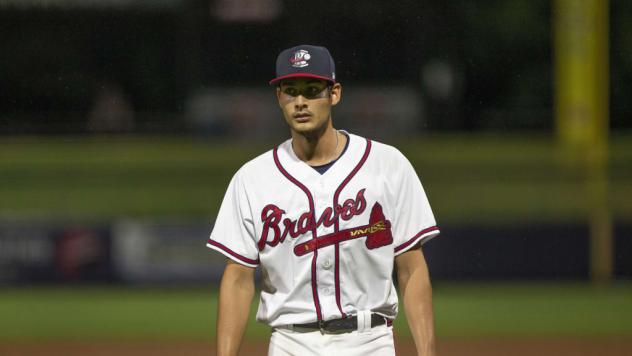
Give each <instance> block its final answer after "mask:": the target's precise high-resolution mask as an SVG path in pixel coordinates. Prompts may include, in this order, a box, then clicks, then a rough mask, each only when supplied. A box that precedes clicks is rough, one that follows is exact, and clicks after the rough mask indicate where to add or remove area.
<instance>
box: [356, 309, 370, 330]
mask: <svg viewBox="0 0 632 356" xmlns="http://www.w3.org/2000/svg"><path fill="white" fill-rule="evenodd" d="M356 318H357V320H358V332H365V331H367V330H370V329H371V311H370V310H358V314H357V316H356Z"/></svg>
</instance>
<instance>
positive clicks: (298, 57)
mask: <svg viewBox="0 0 632 356" xmlns="http://www.w3.org/2000/svg"><path fill="white" fill-rule="evenodd" d="M310 58H312V56H311V55H310V54H309V52H307V51H306V50H304V49H301V50H298V51H296V52H294V55H293V56H292V58H290V63H292V67H294V68H303V67H307V66H308V65H309V63H307V61H309V59H310Z"/></svg>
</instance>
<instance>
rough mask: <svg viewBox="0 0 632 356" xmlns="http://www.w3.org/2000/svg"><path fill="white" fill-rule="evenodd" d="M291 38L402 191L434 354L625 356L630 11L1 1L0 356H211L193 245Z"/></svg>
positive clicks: (553, 6) (610, 5) (495, 0)
mask: <svg viewBox="0 0 632 356" xmlns="http://www.w3.org/2000/svg"><path fill="white" fill-rule="evenodd" d="M304 43H310V44H320V45H324V46H326V47H328V48H329V50H330V51H331V52H332V54H333V56H334V58H335V61H336V66H337V78H338V79H339V80H340V81H341V82H342V84H343V86H344V92H343V100H342V102H341V104H340V105H338V106H337V107H336V108H335V110H334V123H335V126H336V127H337V128H339V129H346V130H348V131H350V132H352V133H356V134H360V135H365V136H368V137H371V138H373V139H376V140H378V141H382V142H385V143H388V144H392V145H395V146H396V147H398V148H399V149H400V150H401V151H403V152H404V153H405V154H406V155H407V157H408V158H409V159H410V160H411V162H412V163H413V165H414V166H415V168H416V169H417V172H418V174H419V176H420V178H421V180H422V182H423V184H424V187H425V189H426V192H427V194H428V197H429V199H430V202H431V205H432V207H433V210H434V213H435V217H436V218H437V221H438V224H439V226H440V227H441V230H442V235H441V237H440V238H437V239H434V240H432V241H431V242H429V243H428V244H427V245H425V246H424V253H425V255H426V258H427V260H428V264H429V268H430V272H431V276H432V278H433V282H434V286H435V287H434V296H435V302H434V303H435V318H436V328H437V335H438V347H439V351H440V352H441V354H442V355H479V354H480V355H507V354H509V353H510V352H511V353H512V354H513V355H630V354H632V341H630V340H632V283H630V280H631V278H632V120H630V119H631V118H632V101H631V100H630V95H631V93H632V2H630V1H625V0H611V1H607V0H604V1H599V0H555V1H545V0H488V1H462V0H459V1H449V2H448V1H439V0H419V1H396V2H392V1H387V0H364V1H344V2H342V1H333V0H324V1H304V0H293V1H289V0H100V1H91V0H0V316H1V317H0V354H1V355H85V354H93V355H127V354H130V355H131V354H134V355H144V354H147V355H176V354H187V355H208V354H213V352H214V350H213V346H212V345H213V342H214V341H213V334H214V327H215V316H216V312H215V310H216V301H217V300H216V299H217V295H216V292H217V285H218V281H219V279H220V277H221V273H222V270H223V265H224V258H223V257H222V256H221V255H219V254H216V253H214V252H211V251H210V250H208V249H207V248H206V247H205V243H206V239H207V237H208V235H209V233H210V231H211V228H212V226H213V220H214V217H215V214H216V213H217V211H218V209H219V204H220V203H221V199H222V197H223V195H224V192H225V189H226V187H227V184H228V182H229V180H230V178H231V177H232V175H233V174H234V172H235V171H236V170H237V169H238V168H239V167H240V166H241V165H242V164H243V163H245V162H247V161H248V160H250V159H252V158H254V157H256V156H257V155H259V154H260V153H262V152H264V151H266V150H268V149H270V148H272V147H274V146H275V145H276V144H278V143H279V142H281V141H282V140H285V139H286V138H287V137H289V132H288V129H287V128H286V126H285V123H284V121H283V119H282V117H281V114H280V112H279V110H278V108H277V105H276V98H275V95H274V90H273V89H272V88H270V87H269V86H268V84H267V82H268V80H270V79H271V78H273V76H274V63H275V59H276V55H277V54H278V53H279V52H280V51H281V50H283V49H285V48H288V47H290V46H294V45H297V44H304ZM257 302H258V301H256V300H255V302H254V304H253V310H252V311H253V313H254V310H255V308H256V305H257ZM402 312H403V308H402ZM402 314H403V313H402ZM396 330H397V343H398V348H399V352H400V354H402V355H408V354H411V355H412V354H414V353H413V352H412V350H413V349H412V346H411V345H412V340H411V339H410V334H409V332H408V330H407V326H406V322H405V318H404V317H403V315H401V316H400V317H399V318H398V320H397V322H396ZM268 335H269V330H268V329H266V328H265V327H263V326H261V325H257V324H255V323H254V322H253V323H252V325H249V327H248V330H247V333H246V342H245V344H244V349H243V350H242V354H244V355H261V354H265V352H262V351H261V350H265V349H266V347H267V337H268Z"/></svg>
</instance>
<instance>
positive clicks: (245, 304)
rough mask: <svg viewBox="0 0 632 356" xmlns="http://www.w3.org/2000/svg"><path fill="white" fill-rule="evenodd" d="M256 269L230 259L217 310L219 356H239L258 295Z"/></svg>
mask: <svg viewBox="0 0 632 356" xmlns="http://www.w3.org/2000/svg"><path fill="white" fill-rule="evenodd" d="M254 275H255V269H254V268H252V267H247V266H244V265H241V264H239V263H236V262H234V261H231V260H230V259H227V261H226V268H225V269H224V274H223V275H222V281H221V283H220V287H219V303H218V306H217V356H237V354H238V353H239V347H240V346H241V341H242V338H243V335H244V331H245V330H246V324H247V323H248V315H249V313H250V304H251V303H252V298H253V296H254V293H255V282H254Z"/></svg>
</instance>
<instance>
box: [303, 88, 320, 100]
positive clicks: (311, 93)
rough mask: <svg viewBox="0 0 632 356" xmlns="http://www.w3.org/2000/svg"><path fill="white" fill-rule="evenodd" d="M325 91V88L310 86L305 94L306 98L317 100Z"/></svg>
mask: <svg viewBox="0 0 632 356" xmlns="http://www.w3.org/2000/svg"><path fill="white" fill-rule="evenodd" d="M323 89H324V88H320V87H315V86H310V87H307V88H305V90H304V91H303V92H304V93H305V97H307V98H315V97H317V96H318V94H320V93H321V92H322V91H323Z"/></svg>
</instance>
